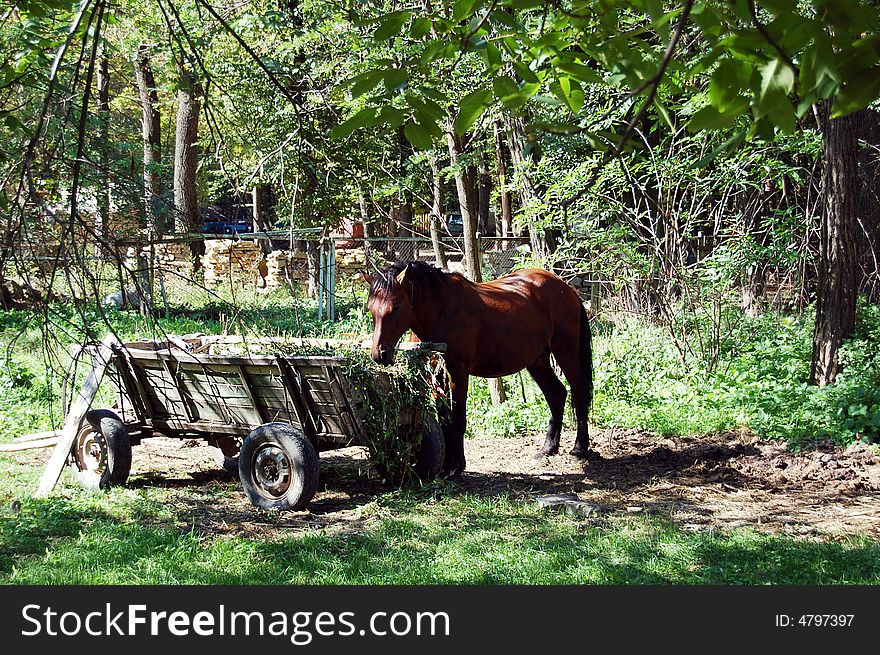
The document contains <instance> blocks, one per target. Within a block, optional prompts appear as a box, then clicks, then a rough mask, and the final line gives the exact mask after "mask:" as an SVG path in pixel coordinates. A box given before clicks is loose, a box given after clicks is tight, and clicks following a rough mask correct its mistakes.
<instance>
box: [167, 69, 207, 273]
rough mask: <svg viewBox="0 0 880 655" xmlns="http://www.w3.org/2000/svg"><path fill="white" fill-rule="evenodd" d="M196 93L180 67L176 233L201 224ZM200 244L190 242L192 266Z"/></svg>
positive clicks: (196, 86) (193, 229) (188, 74)
mask: <svg viewBox="0 0 880 655" xmlns="http://www.w3.org/2000/svg"><path fill="white" fill-rule="evenodd" d="M200 96H201V87H200V85H199V82H198V80H197V79H196V78H195V76H193V74H192V73H191V72H190V71H188V70H186V69H184V68H181V69H180V88H179V89H178V91H177V129H176V132H175V138H174V210H175V211H174V232H175V233H176V234H187V233H189V232H198V231H199V229H200V227H201V225H200V223H201V221H200V220H199V200H198V188H197V186H196V166H197V165H198V157H197V155H198V152H197V151H196V146H197V143H198V139H199V109H200V106H201V100H200ZM204 245H205V244H204V242H203V241H201V240H199V241H193V242H191V244H190V247H191V248H192V254H193V262H194V264H195V267H196V268H198V267H199V263H200V257H199V255H200V254H201V253H202V252H203V251H204Z"/></svg>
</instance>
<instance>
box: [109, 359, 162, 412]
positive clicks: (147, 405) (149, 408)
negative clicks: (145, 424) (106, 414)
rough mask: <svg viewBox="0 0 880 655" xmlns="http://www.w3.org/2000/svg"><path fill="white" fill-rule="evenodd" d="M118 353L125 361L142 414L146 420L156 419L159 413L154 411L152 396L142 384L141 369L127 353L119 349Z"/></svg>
mask: <svg viewBox="0 0 880 655" xmlns="http://www.w3.org/2000/svg"><path fill="white" fill-rule="evenodd" d="M119 352H121V353H122V357H123V358H124V359H125V363H126V365H127V366H128V368H129V370H130V371H131V373H132V380H133V382H134V385H135V387H136V388H137V391H138V396H139V397H140V399H141V402H142V403H143V407H144V412H145V413H146V415H147V418H156V417H157V416H158V415H159V413H158V412H157V411H156V404H155V403H154V402H153V397H154V396H151V395H150V392H149V391H148V389H149V387H148V386H147V385H145V384H144V377H143V372H144V371H143V368H142V367H141V365H140V363H135V362H134V361H132V360H131V358H130V357H129V356H128V352H127V351H125V350H122V349H120V351H119ZM154 395H155V394H154Z"/></svg>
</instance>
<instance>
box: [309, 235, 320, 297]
mask: <svg viewBox="0 0 880 655" xmlns="http://www.w3.org/2000/svg"><path fill="white" fill-rule="evenodd" d="M320 247H321V246H320V244H319V243H318V241H317V240H315V239H309V240H308V241H306V277H307V279H308V285H307V292H308V294H309V298H317V297H318V294H319V293H320V283H321V281H320V275H321V251H320V250H319V249H320Z"/></svg>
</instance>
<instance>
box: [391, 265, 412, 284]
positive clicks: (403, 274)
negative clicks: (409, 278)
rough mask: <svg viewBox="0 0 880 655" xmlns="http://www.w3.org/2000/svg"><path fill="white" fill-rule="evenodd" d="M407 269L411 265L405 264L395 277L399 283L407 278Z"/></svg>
mask: <svg viewBox="0 0 880 655" xmlns="http://www.w3.org/2000/svg"><path fill="white" fill-rule="evenodd" d="M407 270H409V266H405V267H404V268H403V270H402V271H400V273H398V274H397V276H396V277H395V278H394V279H395V280H397V283H398V284H403V280H404V278H406V272H407Z"/></svg>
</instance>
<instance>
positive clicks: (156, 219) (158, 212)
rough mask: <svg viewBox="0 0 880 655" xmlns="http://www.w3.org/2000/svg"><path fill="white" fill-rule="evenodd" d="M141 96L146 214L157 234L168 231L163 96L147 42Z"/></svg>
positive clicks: (139, 72)
mask: <svg viewBox="0 0 880 655" xmlns="http://www.w3.org/2000/svg"><path fill="white" fill-rule="evenodd" d="M134 70H135V79H136V80H137V87H138V96H139V97H140V101H141V112H142V118H141V135H142V138H143V142H144V218H145V223H146V225H147V227H148V228H150V230H151V231H152V232H153V233H154V234H155V235H156V236H162V235H163V234H164V233H165V225H164V215H165V211H164V209H165V208H164V207H163V205H162V179H161V177H160V176H159V167H160V165H161V163H162V123H161V120H160V119H161V116H160V115H159V96H158V94H157V93H156V80H155V78H154V77H153V69H152V67H151V66H150V58H149V56H148V55H147V46H146V45H145V44H143V43H142V44H141V45H140V46H139V47H138V53H137V64H136V66H135V69H134Z"/></svg>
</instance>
